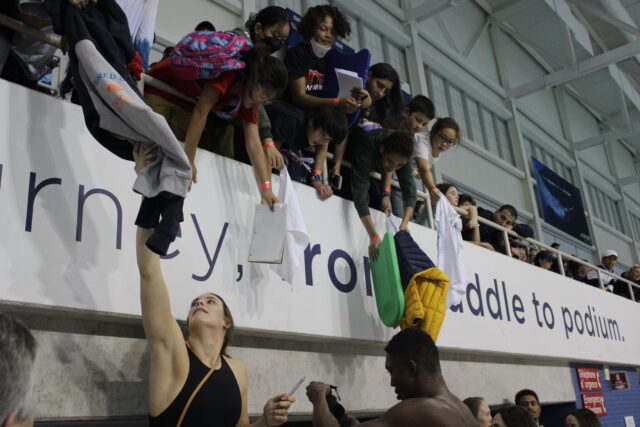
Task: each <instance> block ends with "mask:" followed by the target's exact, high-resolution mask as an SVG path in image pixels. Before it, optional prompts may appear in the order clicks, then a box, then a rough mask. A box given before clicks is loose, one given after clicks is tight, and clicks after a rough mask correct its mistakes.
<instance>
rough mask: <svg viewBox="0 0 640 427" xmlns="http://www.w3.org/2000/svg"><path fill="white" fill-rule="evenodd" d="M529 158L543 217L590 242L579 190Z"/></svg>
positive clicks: (549, 222)
mask: <svg viewBox="0 0 640 427" xmlns="http://www.w3.org/2000/svg"><path fill="white" fill-rule="evenodd" d="M531 162H532V164H533V171H534V173H535V177H536V182H537V184H538V198H539V201H540V208H541V210H542V217H543V218H544V220H545V221H546V222H547V223H548V224H551V225H553V226H554V227H556V228H558V229H560V230H562V231H564V232H565V233H567V234H570V235H571V236H573V237H575V238H577V239H580V240H581V241H583V242H584V243H586V244H588V245H590V244H591V236H590V235H589V227H588V226H587V218H586V217H585V215H584V206H583V204H582V196H581V195H580V190H579V189H578V188H577V187H575V186H574V185H572V184H571V183H570V182H567V181H565V180H564V179H563V178H562V177H561V176H560V175H558V174H556V173H555V172H554V171H552V170H551V169H549V168H548V167H547V166H546V165H545V164H544V163H542V162H540V161H539V160H538V159H536V158H535V157H533V156H532V157H531Z"/></svg>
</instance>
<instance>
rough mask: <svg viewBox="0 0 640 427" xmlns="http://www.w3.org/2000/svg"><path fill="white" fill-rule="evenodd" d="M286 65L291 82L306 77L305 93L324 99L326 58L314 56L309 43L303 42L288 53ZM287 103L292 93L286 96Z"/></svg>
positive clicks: (285, 60)
mask: <svg viewBox="0 0 640 427" xmlns="http://www.w3.org/2000/svg"><path fill="white" fill-rule="evenodd" d="M284 64H285V65H286V66H287V70H288V71H289V78H290V79H291V80H293V79H296V78H299V77H301V76H304V78H305V92H306V93H307V94H308V95H312V96H317V97H322V89H323V87H324V75H325V72H326V69H327V61H326V56H325V57H324V58H318V57H316V56H315V55H314V54H313V50H312V49H311V44H310V43H309V42H301V43H298V44H297V45H295V46H294V47H292V48H291V49H289V50H288V51H287V55H286V56H285V58H284ZM285 99H286V100H287V101H289V102H290V101H291V93H290V91H287V93H286V95H285Z"/></svg>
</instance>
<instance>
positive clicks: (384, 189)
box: [382, 187, 391, 193]
mask: <svg viewBox="0 0 640 427" xmlns="http://www.w3.org/2000/svg"><path fill="white" fill-rule="evenodd" d="M382 192H384V193H391V188H390V187H385V188H383V189H382Z"/></svg>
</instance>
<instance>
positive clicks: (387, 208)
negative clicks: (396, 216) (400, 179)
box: [380, 171, 393, 215]
mask: <svg viewBox="0 0 640 427" xmlns="http://www.w3.org/2000/svg"><path fill="white" fill-rule="evenodd" d="M391 181H393V172H385V171H383V172H382V177H381V180H380V185H381V186H382V202H381V206H380V208H381V210H382V212H384V213H386V214H387V215H391V213H392V206H391V191H389V194H387V192H386V191H385V189H387V188H388V189H389V190H391Z"/></svg>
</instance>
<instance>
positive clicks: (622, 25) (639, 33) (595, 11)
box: [568, 0, 640, 37]
mask: <svg viewBox="0 0 640 427" xmlns="http://www.w3.org/2000/svg"><path fill="white" fill-rule="evenodd" d="M568 1H569V2H571V3H573V4H574V5H575V6H577V7H578V8H580V9H582V10H586V11H587V12H589V13H590V14H592V15H593V16H596V17H597V18H600V19H601V20H603V21H604V22H607V23H609V24H611V25H613V26H615V27H617V28H619V29H621V30H624V31H626V32H628V33H630V34H632V35H634V36H636V37H640V29H638V28H637V27H635V26H633V25H630V24H627V23H626V22H623V21H621V20H620V19H618V18H616V17H613V16H611V15H610V14H608V13H606V12H605V11H603V10H601V9H599V8H597V7H594V6H591V5H590V4H587V3H586V2H584V1H575V0H568Z"/></svg>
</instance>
